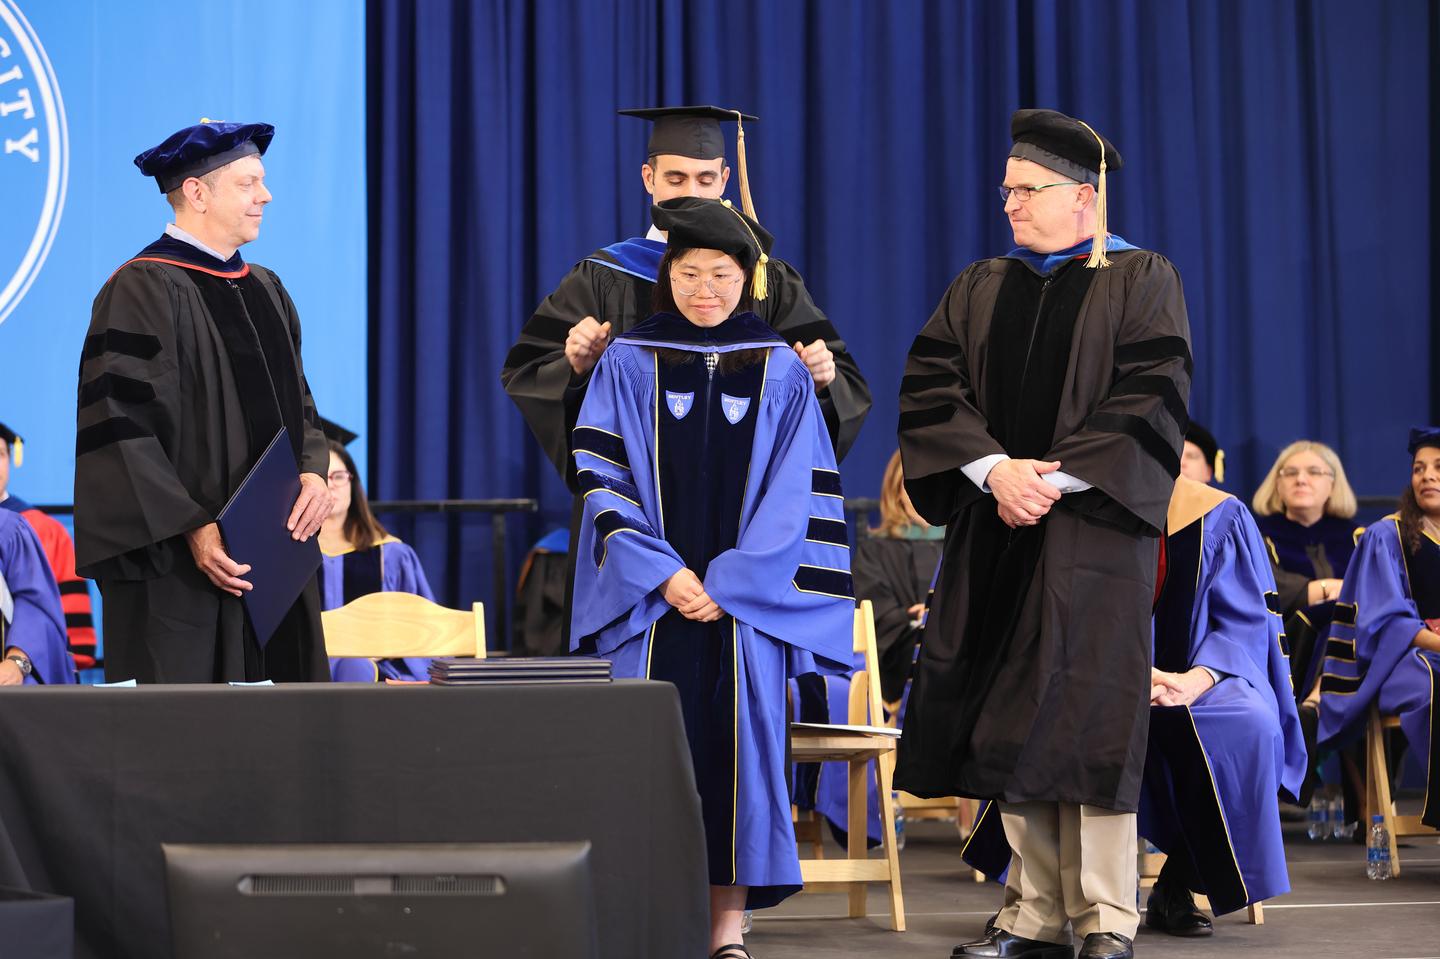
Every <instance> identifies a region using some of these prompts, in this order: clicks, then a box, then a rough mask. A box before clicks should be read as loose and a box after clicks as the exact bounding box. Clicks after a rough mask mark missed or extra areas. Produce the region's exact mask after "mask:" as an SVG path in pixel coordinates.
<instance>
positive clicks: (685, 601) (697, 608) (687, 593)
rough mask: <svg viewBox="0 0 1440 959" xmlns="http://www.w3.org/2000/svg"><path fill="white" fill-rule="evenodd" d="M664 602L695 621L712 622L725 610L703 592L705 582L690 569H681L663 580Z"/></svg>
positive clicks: (723, 613) (722, 614)
mask: <svg viewBox="0 0 1440 959" xmlns="http://www.w3.org/2000/svg"><path fill="white" fill-rule="evenodd" d="M662 593H663V594H664V596H665V602H667V603H669V604H670V605H671V606H674V607H675V608H676V609H677V610H679V612H680V615H681V616H684V617H685V618H686V619H693V620H695V622H697V623H713V622H715V620H717V619H719V618H720V617H721V616H724V615H725V611H724V610H723V609H721V608H720V607H719V605H717V604H716V602H715V600H713V599H711V598H710V594H708V593H706V592H705V584H704V583H702V582H700V577H698V576H696V575H695V572H694V571H693V570H691V569H688V568H686V569H682V570H680V571H679V572H678V573H676V574H675V575H674V576H671V577H670V578H669V579H667V580H666V581H665V586H664V587H663V589H662Z"/></svg>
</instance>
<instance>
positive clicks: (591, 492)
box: [570, 197, 854, 959]
mask: <svg viewBox="0 0 1440 959" xmlns="http://www.w3.org/2000/svg"><path fill="white" fill-rule="evenodd" d="M652 210H653V217H654V220H655V224H656V226H658V227H659V228H660V229H661V230H665V231H667V232H668V248H667V251H666V255H665V259H664V261H662V263H661V267H660V277H661V281H660V283H659V284H658V285H657V286H656V303H655V307H656V311H657V312H656V313H655V315H654V316H652V317H650V319H648V320H646V321H645V322H644V323H642V324H640V325H639V326H637V327H635V328H634V329H632V330H631V331H629V332H628V333H626V334H624V335H622V336H620V337H618V338H616V340H615V341H614V342H613V343H612V344H611V346H610V347H609V348H608V349H607V350H606V351H605V353H604V355H603V356H602V357H601V360H600V362H599V364H598V365H597V366H596V368H595V370H594V371H593V373H592V375H591V380H590V382H589V383H588V387H587V389H586V394H585V399H584V403H583V405H582V406H581V407H580V410H579V416H578V421H577V426H576V427H575V429H574V430H573V432H572V437H571V450H572V456H573V469H574V471H573V473H572V476H571V479H572V481H573V482H574V484H575V486H576V488H577V490H579V491H580V493H581V494H582V495H583V496H584V504H585V512H584V521H583V522H582V524H581V527H580V535H579V538H578V539H577V541H576V543H575V550H576V556H577V561H576V571H575V599H574V604H573V607H572V611H571V632H570V635H571V644H572V646H573V648H575V649H576V650H577V651H579V652H582V653H593V654H598V655H600V656H604V657H606V658H608V659H609V660H611V662H612V663H613V664H614V672H615V675H617V676H625V677H645V678H649V679H659V680H665V681H668V682H671V683H673V684H674V685H675V686H676V688H677V690H678V691H679V694H680V703H681V711H682V714H683V717H684V722H685V733H686V736H687V738H688V740H689V744H690V749H691V756H692V758H693V760H694V765H695V779H696V785H697V787H698V788H699V792H700V799H701V811H702V816H703V819H704V827H705V839H706V849H707V854H708V860H709V872H710V883H711V894H710V905H711V949H712V951H713V952H712V954H713V955H714V956H716V957H720V959H736V957H745V956H748V955H749V954H748V953H747V952H746V951H745V949H744V947H743V946H742V945H740V944H739V943H740V942H741V935H740V923H741V914H742V911H743V910H744V909H745V908H747V907H748V908H752V909H758V908H764V907H767V906H773V905H775V904H776V903H778V902H780V901H781V900H782V899H784V898H785V897H786V896H788V895H790V894H791V893H793V892H795V891H796V890H798V888H799V887H800V866H799V860H798V855H797V852H796V848H795V836H794V831H793V827H792V825H791V818H790V802H789V797H788V795H787V792H786V785H785V751H786V749H785V747H786V725H785V688H786V680H787V679H789V678H791V677H793V676H797V675H801V674H804V673H810V672H816V671H831V672H843V671H846V670H847V669H848V663H849V661H850V655H851V652H850V651H851V645H852V638H851V637H852V623H853V616H854V592H853V589H852V586H851V580H850V564H849V550H848V549H847V547H846V544H847V538H846V527H845V519H844V501H843V499H842V494H841V491H840V477H839V474H838V473H837V472H836V471H835V460H834V454H833V452H832V449H831V445H830V440H829V437H828V435H827V433H826V430H825V423H824V419H823V417H822V415H821V412H820V407H819V404H818V402H817V400H816V397H815V387H814V383H813V380H812V379H811V377H810V374H809V372H808V370H807V368H806V366H805V364H804V363H803V362H802V361H801V360H800V359H799V358H798V357H797V356H796V354H795V353H794V352H793V351H792V350H791V349H790V348H789V347H788V346H787V345H786V343H785V342H784V341H783V340H781V339H780V338H779V337H778V336H777V335H776V334H775V333H774V331H773V330H771V329H770V328H769V327H768V326H767V325H766V324H765V323H763V322H762V321H760V320H759V319H758V318H756V316H755V315H754V313H752V312H750V311H749V310H748V308H747V307H748V305H749V303H751V302H753V299H759V298H763V296H764V294H765V292H766V290H765V263H766V261H767V259H768V257H767V251H768V250H769V247H770V244H771V238H770V235H769V234H768V233H766V232H765V231H764V230H763V229H762V228H761V227H760V226H759V224H757V223H755V221H753V220H752V219H750V218H749V217H746V216H744V215H742V214H741V213H740V212H739V211H738V210H736V209H734V208H733V207H731V206H730V205H729V203H728V202H725V201H717V200H702V199H697V198H692V197H686V198H681V199H676V200H669V201H666V202H665V203H661V204H658V205H656V206H654V207H653V208H652Z"/></svg>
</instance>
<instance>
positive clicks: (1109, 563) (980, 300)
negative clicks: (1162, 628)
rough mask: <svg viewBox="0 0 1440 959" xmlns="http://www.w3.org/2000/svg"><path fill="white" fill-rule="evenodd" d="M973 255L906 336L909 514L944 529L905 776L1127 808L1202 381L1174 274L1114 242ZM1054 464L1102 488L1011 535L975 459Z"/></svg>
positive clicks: (949, 786) (903, 402) (1161, 261)
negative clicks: (1194, 394)
mask: <svg viewBox="0 0 1440 959" xmlns="http://www.w3.org/2000/svg"><path fill="white" fill-rule="evenodd" d="M1110 239H1111V250H1112V252H1111V253H1110V260H1111V265H1110V266H1109V267H1107V268H1105V269H1098V270H1094V269H1089V268H1087V267H1086V266H1085V265H1084V263H1083V262H1081V260H1083V259H1084V256H1085V253H1086V252H1088V243H1087V244H1082V245H1081V246H1079V247H1076V248H1073V249H1071V250H1069V251H1062V252H1061V253H1057V254H1053V255H1049V256H1041V255H1038V254H1033V253H1030V252H1029V251H1026V250H1017V251H1014V252H1012V253H1011V254H1010V255H1008V256H1005V257H999V258H996V259H990V260H982V261H980V262H978V263H975V264H973V265H972V266H970V267H969V268H967V269H966V270H965V271H964V272H963V273H961V274H960V276H959V277H957V278H956V279H955V281H954V282H953V283H952V284H951V286H950V289H949V290H948V291H947V292H946V293H945V296H944V298H943V299H942V300H941V302H940V305H939V306H938V307H937V308H936V310H935V313H934V314H933V315H932V316H931V318H930V320H929V322H928V323H926V325H925V327H924V328H923V329H922V330H921V332H920V335H919V336H917V337H916V338H915V341H914V343H913V344H912V346H911V348H910V356H909V359H908V360H907V362H906V366H905V377H904V379H903V380H902V381H901V385H900V420H899V431H900V452H901V455H902V457H903V458H904V463H905V488H906V490H907V491H908V492H909V494H910V499H911V501H912V502H913V503H914V505H915V509H916V510H917V511H918V512H919V514H920V515H921V516H922V517H924V518H925V520H926V521H927V522H929V523H930V524H931V525H933V526H944V527H946V536H945V549H944V559H943V572H942V575H941V579H940V582H939V584H938V585H937V588H936V590H935V599H934V605H933V606H932V608H931V611H930V617H929V620H928V622H927V625H926V631H925V639H924V641H923V643H922V645H921V651H920V659H919V662H918V663H917V664H916V668H915V683H914V687H913V689H912V691H911V698H910V702H909V705H908V708H907V713H906V718H905V732H904V736H903V738H902V740H901V743H900V754H899V758H898V764H897V768H896V772H895V783H896V786H897V787H898V788H900V789H905V790H908V791H909V792H912V793H915V794H916V795H919V796H935V797H939V796H956V795H960V796H973V797H976V798H981V799H999V800H1004V801H1007V802H1024V801H1029V800H1036V801H1050V802H1072V803H1085V804H1089V805H1094V806H1101V807H1104V808H1108V809H1117V810H1123V811H1133V810H1135V808H1136V803H1137V802H1138V800H1139V796H1140V779H1141V772H1142V769H1143V766H1144V759H1145V734H1146V727H1147V722H1148V718H1149V689H1150V683H1149V670H1150V648H1149V647H1150V629H1149V622H1150V604H1151V602H1152V600H1153V594H1154V587H1155V570H1156V552H1157V540H1158V537H1159V535H1160V533H1161V530H1162V529H1163V527H1164V522H1165V513H1166V508H1167V506H1168V504H1169V501H1170V491H1171V489H1172V488H1173V487H1174V481H1175V476H1176V475H1177V474H1178V472H1179V469H1180V458H1179V450H1180V447H1181V442H1182V437H1183V433H1184V430H1185V425H1186V422H1187V413H1186V402H1187V399H1188V395H1189V389H1190V373H1191V360H1190V348H1189V326H1188V322H1187V319H1186V312H1185V300H1184V297H1183V295H1182V293H1181V288H1180V278H1179V275H1178V274H1177V273H1176V271H1175V268H1174V267H1173V266H1171V265H1170V263H1169V262H1168V261H1167V260H1166V259H1165V258H1164V257H1162V256H1160V255H1159V254H1156V253H1152V252H1149V251H1147V250H1138V249H1135V248H1133V247H1130V246H1129V244H1126V243H1124V241H1123V240H1120V238H1119V237H1114V236H1112V237H1111V238H1110ZM996 454H1008V455H1009V456H1011V457H1016V458H1028V459H1039V460H1058V461H1060V464H1061V465H1060V469H1061V470H1063V471H1065V472H1066V473H1068V474H1069V475H1070V476H1072V477H1075V478H1076V479H1078V480H1080V481H1083V482H1085V483H1088V484H1090V488H1089V489H1086V490H1084V491H1081V492H1073V493H1066V494H1065V495H1064V497H1063V498H1062V499H1061V500H1060V501H1059V502H1058V503H1057V504H1056V505H1055V506H1054V508H1052V509H1051V510H1050V512H1049V513H1048V514H1047V515H1046V516H1045V517H1044V518H1042V520H1041V521H1040V523H1039V524H1038V525H1036V526H1030V527H1022V528H1019V529H1013V530H1012V529H1010V528H1009V527H1007V526H1006V525H1005V524H1004V523H1003V522H1002V521H1001V520H1000V518H999V516H998V515H997V512H996V504H995V498H994V497H993V496H991V495H989V494H988V493H987V492H985V491H982V489H981V488H980V487H979V486H977V485H976V484H975V483H974V482H972V481H971V480H970V478H969V477H967V476H966V475H965V474H964V472H963V468H964V467H965V466H967V465H969V464H971V463H973V462H975V461H976V460H979V459H982V458H984V457H986V456H989V455H996Z"/></svg>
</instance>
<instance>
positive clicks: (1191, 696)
mask: <svg viewBox="0 0 1440 959" xmlns="http://www.w3.org/2000/svg"><path fill="white" fill-rule="evenodd" d="M1214 685H1215V677H1213V676H1211V675H1210V672H1209V671H1208V670H1206V669H1204V668H1202V667H1199V666H1197V667H1195V668H1194V669H1192V670H1189V671H1188V672H1183V673H1169V672H1166V671H1165V670H1163V669H1156V668H1155V667H1154V666H1151V667H1150V704H1151V705H1152V706H1189V705H1190V704H1191V703H1193V702H1194V701H1195V700H1197V699H1199V698H1200V694H1201V693H1203V692H1205V691H1206V690H1207V689H1209V688H1210V687H1211V686H1214Z"/></svg>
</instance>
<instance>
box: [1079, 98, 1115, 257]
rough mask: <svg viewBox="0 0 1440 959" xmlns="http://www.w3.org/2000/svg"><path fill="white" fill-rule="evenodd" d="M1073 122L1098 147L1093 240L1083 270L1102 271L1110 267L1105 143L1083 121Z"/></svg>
mask: <svg viewBox="0 0 1440 959" xmlns="http://www.w3.org/2000/svg"><path fill="white" fill-rule="evenodd" d="M1075 122H1076V123H1078V124H1080V125H1081V126H1082V127H1084V128H1085V129H1087V130H1089V131H1090V135H1091V136H1092V137H1094V138H1095V142H1096V143H1097V144H1099V145H1100V182H1099V183H1098V184H1097V185H1096V187H1095V239H1094V241H1093V242H1092V243H1091V245H1090V259H1088V260H1086V261H1085V268H1086V269H1089V270H1094V269H1104V268H1105V267H1107V266H1109V265H1110V258H1109V257H1107V256H1106V255H1105V242H1106V241H1107V240H1108V239H1109V238H1110V232H1109V230H1108V228H1107V227H1108V223H1107V220H1108V217H1107V216H1106V211H1105V200H1106V196H1105V141H1104V140H1102V139H1100V134H1098V133H1096V132H1095V131H1094V129H1092V128H1091V126H1090V124H1088V123H1086V122H1085V121H1084V120H1076V121H1075Z"/></svg>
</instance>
